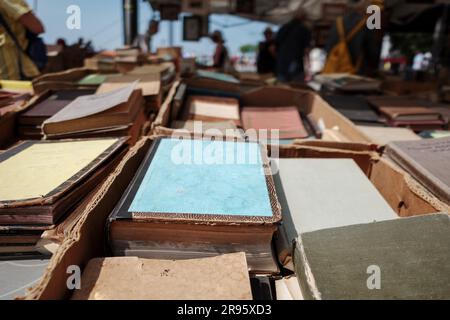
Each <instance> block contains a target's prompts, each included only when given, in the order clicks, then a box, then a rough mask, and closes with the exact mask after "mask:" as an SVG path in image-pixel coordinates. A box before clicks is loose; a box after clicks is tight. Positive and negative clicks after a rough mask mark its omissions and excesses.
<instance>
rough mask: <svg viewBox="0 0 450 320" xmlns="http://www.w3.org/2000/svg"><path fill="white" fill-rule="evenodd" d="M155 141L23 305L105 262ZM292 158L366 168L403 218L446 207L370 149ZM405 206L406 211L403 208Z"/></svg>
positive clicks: (105, 188) (316, 149)
mask: <svg viewBox="0 0 450 320" xmlns="http://www.w3.org/2000/svg"><path fill="white" fill-rule="evenodd" d="M152 140H153V138H152V137H144V138H142V139H141V140H140V141H139V142H138V143H137V144H136V145H135V146H134V147H132V148H131V149H130V151H129V152H128V154H127V155H126V156H125V157H124V158H123V160H122V161H121V163H120V164H119V165H118V167H117V169H116V170H115V171H114V173H113V174H112V175H111V176H110V177H109V178H108V179H107V180H106V181H105V182H104V183H103V185H101V186H99V189H98V191H97V192H96V193H95V194H94V195H93V196H92V198H91V199H90V201H87V202H88V203H87V205H86V208H85V210H84V211H83V213H82V215H81V218H80V220H79V221H78V222H77V223H76V224H75V226H74V227H73V229H72V232H71V234H70V235H69V236H68V237H67V238H66V239H65V241H64V242H63V243H62V245H61V246H60V247H59V248H58V250H57V252H56V253H55V254H54V256H53V258H52V260H51V261H50V264H49V266H48V268H47V270H46V273H45V275H44V276H43V278H42V279H41V280H40V282H39V283H37V284H36V286H35V287H34V288H33V289H32V290H31V291H30V292H29V293H28V294H27V295H26V296H25V297H23V298H22V299H66V298H69V297H70V295H71V292H70V290H69V289H68V288H67V285H66V282H67V279H68V277H69V276H70V275H71V274H72V273H67V270H70V269H68V268H69V267H70V266H79V267H80V268H81V269H83V267H84V266H85V265H86V264H87V262H88V261H89V260H90V259H91V258H94V257H104V256H105V255H106V254H107V251H106V234H105V230H106V229H105V225H106V220H107V218H108V216H109V214H110V213H111V212H112V210H113V209H114V207H115V205H116V203H117V201H119V199H120V197H121V196H122V194H123V192H124V191H125V189H126V187H127V186H128V184H129V183H130V182H131V179H132V178H133V176H134V174H135V173H136V171H137V170H138V168H139V165H140V164H141V162H142V160H143V158H144V156H145V155H146V153H147V151H148V150H149V148H150V146H151V143H152ZM293 150H295V151H292V152H291V154H290V156H291V157H302V158H351V159H354V160H355V161H356V163H357V164H358V165H359V166H360V167H361V169H362V170H363V171H364V172H365V173H366V175H367V176H368V177H369V178H370V180H371V181H372V183H374V185H375V186H376V187H377V189H378V190H379V191H380V192H381V194H382V195H383V197H384V198H385V199H386V200H387V201H388V203H389V204H390V205H391V206H392V207H393V208H394V209H395V210H396V212H397V213H399V215H400V216H402V217H404V216H411V215H419V214H427V213H435V212H438V211H440V210H441V209H442V207H441V205H442V204H441V203H440V202H439V201H438V200H437V199H435V198H433V197H432V196H431V195H429V194H428V193H426V191H425V190H424V189H423V188H422V187H421V186H420V185H418V184H417V182H415V181H414V180H412V178H410V177H408V176H405V174H404V173H402V172H400V171H398V170H397V168H395V167H394V166H393V165H392V164H390V163H389V162H387V161H386V160H385V159H380V157H379V155H378V153H377V152H374V151H373V150H371V149H370V146H368V145H366V144H357V143H336V142H325V143H323V142H319V141H304V142H302V143H298V144H296V145H295V146H294V147H293ZM400 204H402V205H400Z"/></svg>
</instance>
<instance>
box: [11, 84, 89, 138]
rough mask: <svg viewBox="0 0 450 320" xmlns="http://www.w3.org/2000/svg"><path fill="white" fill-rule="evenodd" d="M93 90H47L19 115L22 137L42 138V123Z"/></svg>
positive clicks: (19, 128) (20, 134)
mask: <svg viewBox="0 0 450 320" xmlns="http://www.w3.org/2000/svg"><path fill="white" fill-rule="evenodd" d="M93 93H94V91H93V90H58V91H51V90H49V91H46V92H44V93H43V94H42V95H40V96H39V97H38V98H37V99H36V100H35V101H34V102H33V103H32V104H31V105H30V106H28V107H27V109H26V110H25V111H24V112H23V113H21V114H20V116H19V125H18V131H19V136H20V138H21V139H24V140H40V139H41V138H42V137H43V134H42V124H43V123H44V122H45V121H46V120H47V119H49V118H51V117H52V116H54V115H55V114H56V113H58V112H59V111H61V110H62V109H63V108H65V107H66V106H67V105H69V104H70V103H71V102H72V101H73V100H75V99H76V98H78V97H81V96H85V95H90V94H93Z"/></svg>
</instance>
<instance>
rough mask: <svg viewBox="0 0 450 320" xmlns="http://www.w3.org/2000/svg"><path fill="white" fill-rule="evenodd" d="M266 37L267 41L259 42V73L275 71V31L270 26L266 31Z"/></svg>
mask: <svg viewBox="0 0 450 320" xmlns="http://www.w3.org/2000/svg"><path fill="white" fill-rule="evenodd" d="M264 38H265V41H263V42H260V44H259V50H258V59H257V67H258V73H260V74H265V73H275V69H276V54H277V53H276V45H275V37H274V33H273V31H272V29H271V28H270V27H269V28H267V29H266V30H265V31H264Z"/></svg>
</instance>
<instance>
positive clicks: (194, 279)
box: [72, 253, 253, 300]
mask: <svg viewBox="0 0 450 320" xmlns="http://www.w3.org/2000/svg"><path fill="white" fill-rule="evenodd" d="M81 283H82V284H83V285H82V287H81V289H80V290H75V291H74V294H73V296H72V299H73V300H252V298H253V297H252V291H251V287H250V279H249V274H248V270H247V261H246V259H245V254H244V253H233V254H225V255H221V256H217V257H212V258H203V259H192V260H154V259H139V258H137V257H115V258H97V259H93V260H91V261H89V263H88V264H87V266H86V268H85V269H84V271H83V275H82V278H81Z"/></svg>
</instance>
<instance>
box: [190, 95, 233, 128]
mask: <svg viewBox="0 0 450 320" xmlns="http://www.w3.org/2000/svg"><path fill="white" fill-rule="evenodd" d="M187 111H188V113H189V114H188V119H189V120H197V121H207V122H223V121H227V120H230V121H234V122H235V123H236V124H239V123H240V116H239V101H238V100H237V99H234V98H222V97H210V96H190V97H189V99H188V102H187Z"/></svg>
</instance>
